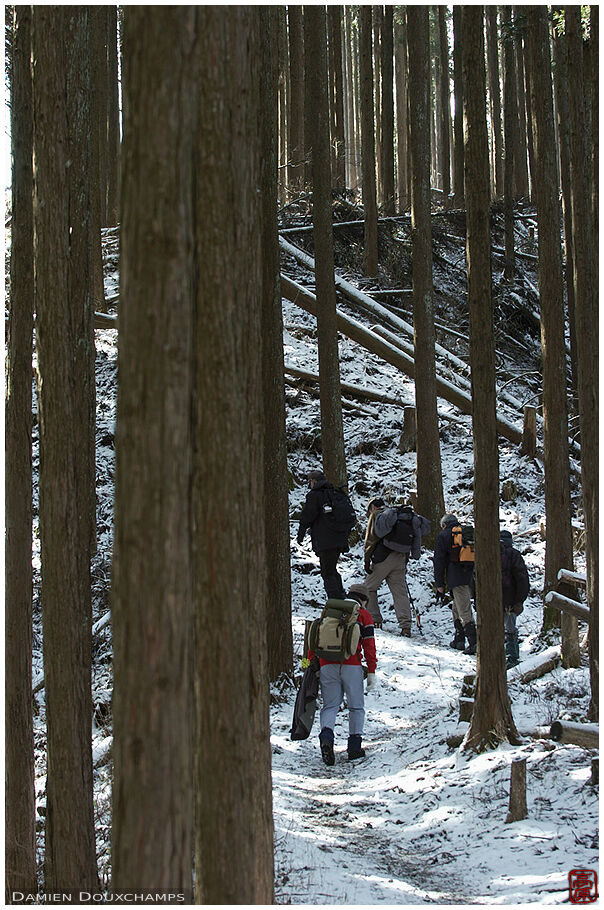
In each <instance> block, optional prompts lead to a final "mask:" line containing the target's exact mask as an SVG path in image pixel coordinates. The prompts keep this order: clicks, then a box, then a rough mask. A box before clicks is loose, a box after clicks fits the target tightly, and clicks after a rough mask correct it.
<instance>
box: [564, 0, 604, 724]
mask: <svg viewBox="0 0 604 910" xmlns="http://www.w3.org/2000/svg"><path fill="white" fill-rule="evenodd" d="M564 9H565V18H566V40H567V53H568V96H569V111H570V166H571V188H572V210H573V248H574V261H573V265H574V275H575V322H576V328H577V354H578V364H579V414H580V425H581V480H582V488H583V512H584V517H585V531H586V548H585V551H586V552H585V555H586V560H587V601H588V603H589V606H590V610H591V622H590V627H589V672H590V679H591V703H590V709H589V710H590V717H591V719H592V720H597V718H598V713H599V678H598V668H599V647H598V629H599V617H598V524H599V522H598V517H599V506H598V352H597V347H596V345H597V337H598V334H597V313H596V306H597V303H596V291H595V287H594V283H593V281H594V273H593V259H594V257H595V256H596V255H597V253H595V252H594V247H593V243H592V236H591V217H590V215H591V199H590V188H589V186H588V180H587V175H588V173H589V168H588V163H587V162H588V158H587V150H586V147H585V111H584V85H583V81H584V80H583V54H582V46H581V44H582V37H581V7H579V6H567V7H565V8H564Z"/></svg>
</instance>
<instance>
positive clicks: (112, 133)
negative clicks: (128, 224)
mask: <svg viewBox="0 0 604 910" xmlns="http://www.w3.org/2000/svg"><path fill="white" fill-rule="evenodd" d="M106 10H107V224H108V225H111V226H112V225H116V224H119V220H120V205H119V203H120V102H119V84H118V68H117V7H116V6H107V7H106Z"/></svg>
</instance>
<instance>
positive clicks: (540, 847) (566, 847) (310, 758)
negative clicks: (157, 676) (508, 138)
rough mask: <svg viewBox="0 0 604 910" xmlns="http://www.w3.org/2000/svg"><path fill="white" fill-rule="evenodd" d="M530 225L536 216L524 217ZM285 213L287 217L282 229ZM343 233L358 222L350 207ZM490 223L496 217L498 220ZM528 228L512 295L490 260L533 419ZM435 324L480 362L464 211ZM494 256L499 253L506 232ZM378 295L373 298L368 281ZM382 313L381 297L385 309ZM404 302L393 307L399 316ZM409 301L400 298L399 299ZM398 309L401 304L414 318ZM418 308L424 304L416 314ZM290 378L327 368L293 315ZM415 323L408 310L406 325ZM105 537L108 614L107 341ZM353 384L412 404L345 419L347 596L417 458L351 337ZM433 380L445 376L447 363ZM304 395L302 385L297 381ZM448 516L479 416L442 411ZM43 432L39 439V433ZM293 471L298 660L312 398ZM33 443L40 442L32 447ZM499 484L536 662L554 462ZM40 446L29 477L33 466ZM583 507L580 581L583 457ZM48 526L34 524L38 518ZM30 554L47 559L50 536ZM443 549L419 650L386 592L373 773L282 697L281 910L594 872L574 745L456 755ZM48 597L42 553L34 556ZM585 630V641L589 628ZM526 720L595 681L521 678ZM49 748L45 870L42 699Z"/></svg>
mask: <svg viewBox="0 0 604 910" xmlns="http://www.w3.org/2000/svg"><path fill="white" fill-rule="evenodd" d="M527 215H528V216H529V218H530V212H528V213H527ZM286 216H287V217H286ZM338 216H339V217H340V218H345V219H346V220H352V218H354V217H359V216H358V213H355V212H354V211H353V210H350V209H349V207H348V206H347V205H343V207H342V211H339V212H338ZM303 220H304V219H303V217H301V213H300V210H298V211H297V212H292V210H291V209H290V210H288V211H287V212H285V213H283V222H282V226H283V227H288V226H289V227H291V226H292V224H293V223H296V222H300V221H303ZM495 220H496V224H497V227H498V229H499V225H500V224H502V221H501V219H500V217H499V216H498V215H496V218H495ZM530 226H531V222H530V220H528V219H519V221H518V245H519V249H521V250H524V252H526V253H527V257H526V258H524V259H519V261H518V273H517V280H516V282H515V284H514V286H513V287H509V286H507V285H505V284H504V282H503V280H502V274H501V272H502V263H503V260H502V258H501V257H500V254H499V253H497V252H496V251H495V252H494V257H493V286H494V299H495V323H496V337H497V351H498V354H497V357H498V363H497V374H498V383H499V387H500V391H501V390H503V388H505V390H506V391H507V392H508V393H510V394H512V395H513V396H514V397H515V398H516V399H518V400H519V402H520V403H521V404H533V405H535V404H537V403H538V394H539V357H540V346H539V332H538V320H537V322H536V315H535V314H536V313H537V311H538V297H537V294H536V291H535V287H536V284H537V279H536V273H535V266H536V263H535V262H534V260H532V259H530V258H529V257H530V256H531V255H533V254H534V252H535V249H534V240H533V238H532V237H531V234H530ZM433 231H434V247H435V256H434V283H435V311H436V317H437V319H438V321H439V323H440V324H441V325H442V326H443V328H442V329H439V330H438V332H437V338H438V341H439V342H440V344H442V345H443V346H444V347H447V348H448V349H449V350H450V351H452V352H454V353H455V354H456V355H457V356H458V357H460V358H461V359H465V360H466V361H467V357H468V344H467V338H468V319H467V304H466V303H465V272H464V246H463V244H464V240H463V214H462V213H455V212H453V213H448V214H446V215H437V216H435V217H434V218H433ZM409 234H410V226H409V223H408V220H407V221H405V220H404V219H403V220H402V221H401V222H393V223H385V224H382V225H381V226H380V258H381V262H382V263H383V270H382V273H381V275H380V287H381V288H382V289H384V288H387V287H395V288H410V287H411V278H410V266H411V248H410V243H409ZM287 239H288V241H290V242H292V243H294V244H298V245H300V246H301V247H302V246H304V247H305V248H306V249H307V250H308V251H309V252H310V253H311V254H312V234H310V233H306V234H300V235H299V236H298V235H296V234H288V235H287ZM493 240H494V245H495V246H503V243H502V235H501V234H500V233H498V230H497V231H496V232H495V233H494V238H493ZM361 242H362V231H359V228H358V227H356V226H352V227H351V228H340V229H338V230H337V231H336V267H337V270H338V273H339V274H341V275H343V276H345V277H346V278H348V279H349V280H351V281H354V282H356V283H357V284H358V285H359V286H362V287H363V288H364V289H366V290H368V293H370V292H371V291H370V290H369V285H368V283H367V282H366V281H363V280H362V279H361V278H360V272H359V271H358V268H359V261H360V253H361ZM117 244H118V240H117V231H114V230H108V231H106V232H105V235H104V254H105V290H106V296H107V297H108V298H111V297H112V296H113V295H115V294H116V293H117V290H118V285H119V276H118V248H117ZM282 269H283V270H284V271H285V272H286V273H287V274H288V275H290V276H291V277H294V278H295V279H296V280H297V281H299V282H300V283H303V284H307V285H309V286H311V285H312V275H311V274H310V273H308V272H307V271H306V270H304V269H303V268H302V267H300V266H299V265H298V264H297V263H295V262H294V261H293V260H292V259H291V257H287V256H282ZM373 286H377V285H373ZM379 299H380V302H382V303H383V302H384V298H382V297H380V298H379ZM391 302H392V303H396V301H395V300H392V301H391ZM396 305H397V306H398V305H399V303H396ZM401 305H402V306H403V308H404V306H405V304H404V303H402V304H401ZM338 306H340V307H341V308H342V310H343V311H344V312H348V313H349V314H351V315H354V317H355V318H356V319H358V320H359V321H361V322H362V323H363V324H365V325H366V326H367V327H369V326H371V325H374V324H375V323H376V322H377V321H379V320H377V319H376V317H375V316H367V315H364V314H362V313H361V312H360V311H359V310H358V309H356V308H352V307H351V306H350V305H349V304H348V303H346V302H345V301H343V300H340V299H339V300H338ZM407 308H408V309H410V306H409V304H407ZM283 313H284V324H285V328H284V349H285V359H286V367H287V366H289V367H294V368H296V367H297V368H300V369H303V370H307V371H308V370H310V371H313V372H318V360H317V347H316V323H315V320H314V318H313V317H311V316H309V315H308V314H306V313H305V312H303V311H302V310H301V309H298V308H297V307H296V306H295V305H294V304H292V303H290V302H288V301H285V300H284V302H283ZM407 318H410V314H409V313H408V317H407ZM96 342H97V503H98V506H97V527H98V553H97V555H96V557H95V560H94V566H93V592H94V605H93V610H94V616H93V619H94V620H95V621H98V620H100V619H102V618H103V617H104V616H106V615H107V612H108V610H109V592H110V576H111V550H112V538H113V475H114V468H115V452H114V433H115V409H116V389H117V386H116V373H117V347H116V337H115V332H114V331H111V330H107V331H105V330H97V332H96ZM340 359H341V373H342V380H343V381H345V382H348V383H352V384H355V385H359V386H364V387H366V388H371V389H373V390H374V391H378V392H382V393H383V394H385V395H387V396H390V397H392V398H394V399H397V400H398V404H384V403H380V404H376V403H374V402H367V401H361V400H359V402H358V403H356V404H355V403H352V402H351V404H350V406H347V407H346V408H345V410H344V432H345V442H346V452H347V459H348V474H349V487H350V491H351V495H352V500H353V503H354V505H355V508H356V511H357V516H358V517H359V527H358V529H357V533H356V534H353V537H352V546H351V550H350V552H349V553H348V554H345V556H344V557H343V558H342V560H341V571H342V575H343V578H344V582H345V585H349V584H350V583H352V582H353V581H361V580H362V532H363V526H364V515H365V507H366V503H367V500H368V499H369V498H370V497H371V496H374V495H384V496H385V497H386V498H387V499H390V500H391V501H401V500H404V499H405V498H406V497H407V495H408V494H409V492H410V490H412V489H414V488H415V454H414V453H413V452H411V453H407V454H404V455H401V454H400V453H399V451H398V449H397V444H398V440H399V437H400V433H401V430H402V418H403V406H404V405H411V404H413V402H414V387H413V381H412V380H411V379H409V378H408V377H406V376H404V375H402V374H401V373H400V372H399V371H398V370H397V369H395V368H394V367H392V366H389V365H388V364H385V363H384V362H383V361H381V360H380V359H379V358H377V357H376V356H374V355H373V354H370V353H368V352H367V351H365V350H364V349H363V348H361V347H360V346H359V345H358V344H356V343H355V342H352V341H350V340H349V339H347V338H345V337H344V336H341V339H340ZM438 367H439V370H440V369H442V370H443V373H444V374H445V375H447V377H448V378H449V379H450V380H451V381H454V380H455V376H454V375H453V372H454V371H452V370H451V368H450V366H446V365H445V364H444V363H441V362H439V365H438ZM290 381H291V377H290ZM501 411H502V414H504V415H505V416H506V418H507V419H508V420H510V421H511V422H513V423H515V424H516V425H517V426H518V427H519V428H521V427H522V412H521V410H516V411H514V409H513V408H511V407H510V406H509V405H508V404H505V403H502V404H501ZM439 416H440V422H441V452H442V465H443V480H444V492H445V504H446V508H447V510H448V511H454V512H456V513H457V514H458V516H459V517H460V519H468V520H471V518H472V481H473V467H472V466H473V452H472V428H471V418H470V417H469V416H466V415H462V414H460V413H459V411H458V410H457V409H456V408H454V407H453V406H452V405H449V404H448V403H447V402H446V401H444V400H442V399H439ZM34 435H35V437H37V427H36V428H35V429H34ZM287 438H288V464H289V469H290V472H291V475H292V486H293V489H292V492H291V494H290V515H291V519H292V520H291V527H290V530H291V539H292V589H293V628H294V646H295V647H294V650H295V653H296V656H297V658H299V657H301V655H302V638H303V630H304V621H305V620H306V619H312V618H315V617H316V616H317V615H318V610H319V607H320V606H322V604H323V602H324V591H323V586H322V582H321V578H320V575H319V572H318V563H317V559H316V557H315V556H314V554H313V553H312V551H311V549H310V545H309V543H308V542H306V543H305V544H304V545H303V546H302V547H300V546H298V544H297V543H296V540H295V537H296V531H297V520H296V519H297V516H298V515H299V511H300V508H301V506H302V504H303V501H304V497H305V494H306V491H307V487H306V479H305V478H306V473H307V471H308V470H309V469H310V468H312V467H317V466H318V465H319V464H320V413H319V403H318V398H317V397H316V396H315V395H314V393H313V389H312V387H311V386H305V385H302V384H297V385H290V386H288V389H287ZM35 442H36V443H37V438H35ZM500 443H501V444H500V479H501V483H502V484H503V482H504V481H505V480H511V481H513V483H514V485H515V486H514V494H515V495H514V497H513V498H512V499H510V500H508V501H503V500H502V502H501V522H502V525H503V526H505V527H507V528H508V529H509V530H510V531H512V533H513V535H514V540H515V545H516V546H517V547H518V548H519V549H520V550H521V552H522V553H523V555H524V558H525V560H526V562H527V565H528V568H529V574H530V578H531V593H530V595H529V598H528V600H527V602H526V604H525V609H524V612H523V613H522V614H521V616H520V617H519V621H518V627H519V632H520V638H521V659H522V660H527V659H531V658H532V657H533V656H534V655H536V654H538V653H540V652H541V651H543V650H544V649H545V648H547V647H549V646H551V645H553V644H556V643H557V640H558V636H557V635H556V634H555V633H552V634H550V636H549V637H544V636H542V635H541V634H540V629H541V614H542V589H543V570H544V553H545V544H544V541H543V538H542V525H543V523H544V521H545V514H544V477H543V464H542V460H541V459H540V457H539V456H538V457H537V458H535V459H529V458H526V457H522V456H520V454H519V451H518V449H517V448H516V447H515V446H513V445H512V444H511V443H509V442H507V441H506V440H504V439H501V440H500ZM37 464H38V455H37V450H36V452H35V456H34V467H35V469H37ZM573 468H574V472H573V505H574V508H575V518H576V524H577V529H578V530H577V535H576V539H577V551H576V566H575V568H576V569H577V571H584V553H583V551H582V549H581V534H580V524H581V521H580V518H581V516H580V514H579V512H578V503H579V495H580V490H579V488H578V486H577V483H578V474H577V469H578V465H577V463H576V462H573ZM36 520H37V519H36ZM35 546H36V547H37V546H38V540H37V538H36V542H35ZM431 568H432V563H431V554H430V552H428V551H427V552H423V553H422V556H421V558H420V560H419V561H418V562H417V563H415V564H411V566H410V569H409V578H408V580H409V587H410V591H411V594H412V597H413V600H414V602H415V606H416V607H417V609H418V611H419V613H420V614H421V624H422V632H421V634H420V631H419V629H417V628H414V629H413V637H412V638H411V639H402V638H400V636H399V635H397V631H398V627H397V623H396V621H395V618H394V613H393V611H392V609H391V607H390V606H389V604H390V600H391V598H390V596H389V594H388V592H387V591H386V590H385V588H384V590H383V591H382V592H381V601H380V602H381V605H382V612H383V613H384V617H385V623H384V628H383V629H382V630H377V632H376V644H377V651H378V661H379V662H378V671H377V686H376V689H375V690H374V691H372V692H371V693H370V694H369V695H368V697H367V699H366V709H367V718H366V729H365V746H366V749H367V756H366V758H365V759H363V760H361V761H359V762H354V763H348V762H347V761H346V758H345V745H346V729H345V713H344V712H340V715H339V720H338V724H337V727H336V765H335V766H334V767H333V768H326V767H325V766H324V765H323V763H322V762H321V758H320V753H319V749H318V740H317V735H316V734H317V732H318V719H317V720H316V721H315V728H314V730H313V732H312V734H311V737H310V738H309V739H308V740H306V741H304V742H296V743H293V742H291V740H290V738H289V728H290V725H291V717H292V711H293V703H294V698H295V685H294V684H293V683H292V682H291V681H286V680H283V681H282V682H281V683H280V684H275V685H274V686H273V687H272V707H271V742H272V750H273V798H274V818H275V887H276V901H277V903H292V904H308V905H315V904H378V903H379V904H393V905H394V904H396V905H401V904H410V905H416V904H421V903H440V904H456V905H458V904H467V903H493V904H500V905H501V904H512V905H517V904H524V903H540V904H557V903H563V902H566V901H567V900H568V896H569V893H568V873H569V871H570V870H572V869H575V868H588V869H596V868H597V857H598V853H597V838H598V788H597V787H593V786H592V785H591V784H590V760H591V757H592V753H591V752H590V751H589V750H586V749H584V748H581V747H578V746H569V745H565V746H563V745H560V744H558V743H554V742H553V741H550V740H543V739H533V738H529V737H526V738H525V740H524V742H523V744H522V745H521V746H517V747H512V746H509V745H502V746H500V747H499V748H498V749H496V750H494V751H491V752H488V753H485V754H483V755H480V756H468V755H466V754H464V753H461V752H460V751H459V750H458V749H455V748H452V747H449V746H448V745H447V742H446V740H447V737H448V736H449V734H451V733H453V732H455V731H456V730H458V723H457V711H458V705H457V700H458V698H459V695H460V691H461V684H462V678H463V676H464V674H466V673H470V672H472V670H473V668H474V666H475V658H473V657H469V656H466V655H463V654H460V653H459V652H455V651H453V650H452V649H451V648H449V647H448V642H449V640H450V638H451V637H452V620H451V614H450V611H449V610H448V608H446V607H445V606H443V605H439V606H436V605H435V604H434V595H433V584H432V575H431ZM34 570H35V572H36V581H37V582H39V578H38V574H37V573H38V572H39V553H38V552H37V550H36V551H35V555H34ZM34 622H35V630H34V678H39V677H40V674H41V673H42V651H41V642H42V639H41V634H42V633H41V617H40V605H39V585H38V584H36V601H35V605H34ZM581 631H582V634H583V633H584V631H585V629H584V627H582V629H581ZM111 656H112V652H111V629H110V625H106V626H105V627H104V628H103V629H102V630H100V631H99V632H98V634H97V635H96V637H95V641H94V671H93V697H94V706H95V716H94V724H95V725H94V731H93V734H94V748H95V760H96V769H95V810H96V813H97V832H96V833H97V852H98V856H99V868H100V871H101V875H102V879H103V881H104V882H105V883H107V882H108V880H109V876H110V802H111V777H112V766H111V761H110V751H109V747H110V744H111V687H112V683H111ZM508 679H509V688H510V696H511V700H512V710H513V715H514V719H515V721H516V724H517V726H518V728H519V729H520V730H521V731H523V730H529V729H531V730H532V729H534V728H535V727H538V726H547V725H549V724H550V723H551V722H552V721H553V720H554V719H556V718H558V717H560V718H566V719H569V720H574V721H581V720H585V719H586V714H587V707H588V703H589V674H588V668H587V661H586V657H585V655H584V657H583V665H582V666H581V667H580V668H578V669H573V670H564V669H562V668H561V667H557V668H556V669H555V670H554V671H553V672H551V673H549V674H548V675H547V676H544V677H543V678H541V679H538V680H535V681H534V682H532V683H529V684H523V683H521V682H520V680H519V672H518V670H512V671H510V672H509V677H508ZM36 699H37V715H36V721H35V743H36V760H37V764H36V767H37V777H36V791H37V810H38V813H39V818H40V823H39V829H40V841H39V858H40V859H41V858H42V856H43V846H44V845H43V813H44V806H45V768H44V748H45V728H44V698H43V690H41V691H40V692H39V693H38V695H37V696H36ZM519 756H522V757H525V758H526V759H527V799H528V818H527V819H526V820H524V821H522V822H515V823H513V824H506V823H505V817H506V814H507V803H508V791H509V773H510V764H511V762H512V760H513V759H514V758H517V757H519Z"/></svg>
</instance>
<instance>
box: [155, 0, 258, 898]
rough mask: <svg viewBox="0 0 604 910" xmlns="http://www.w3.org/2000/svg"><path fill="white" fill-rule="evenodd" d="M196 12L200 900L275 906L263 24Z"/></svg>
mask: <svg viewBox="0 0 604 910" xmlns="http://www.w3.org/2000/svg"><path fill="white" fill-rule="evenodd" d="M198 10H199V13H198V14H199V17H200V28H199V36H200V41H199V44H200V47H199V51H200V56H199V60H200V95H201V97H200V126H201V125H203V128H202V129H201V130H200V133H199V136H198V144H199V155H198V158H197V161H196V162H195V164H196V171H197V175H198V177H197V205H196V212H197V217H196V221H197V228H196V236H197V257H196V261H197V267H198V269H203V276H204V280H203V285H200V287H199V288H198V293H197V304H196V312H197V319H196V328H195V335H194V338H193V344H194V347H195V350H196V351H197V361H196V362H197V369H196V383H195V402H194V416H195V433H194V453H195V480H194V496H193V502H194V510H193V511H194V514H193V520H194V547H193V558H194V565H195V603H196V607H197V618H196V619H197V621H196V645H195V650H196V659H197V673H196V689H195V692H196V719H197V729H196V743H197V749H196V752H197V755H196V790H197V797H196V851H195V855H196V869H195V873H196V902H198V903H207V904H239V903H240V904H271V903H272V902H273V818H272V805H271V747H270V730H269V680H268V662H267V641H266V635H267V630H266V625H267V613H266V600H267V583H266V572H267V555H266V551H265V539H266V534H265V528H264V522H265V495H266V491H265V489H264V464H263V460H264V459H263V440H264V432H265V431H264V425H263V424H264V419H263V395H262V338H261V331H262V300H261V295H262V268H263V266H262V256H263V244H262V241H261V235H260V232H259V231H258V224H259V223H260V219H261V205H262V199H261V195H260V194H259V193H258V187H259V186H261V180H262V167H261V159H262V156H263V154H264V149H263V147H262V130H261V127H260V124H261V120H262V118H261V116H260V98H261V94H260V71H261V68H262V67H263V66H264V60H263V58H262V51H261V48H262V41H261V37H260V30H261V29H262V27H263V18H262V16H261V15H260V13H259V10H258V8H256V7H249V6H247V7H246V6H243V7H227V8H226V9H225V8H224V7H212V6H204V7H199V8H198ZM167 59H168V55H167ZM200 175H203V178H202V177H200ZM208 212H213V213H214V217H213V218H211V219H208V218H207V213H208ZM233 440H236V442H237V444H236V445H234V444H233ZM217 620H218V621H217Z"/></svg>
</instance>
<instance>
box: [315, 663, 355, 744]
mask: <svg viewBox="0 0 604 910" xmlns="http://www.w3.org/2000/svg"><path fill="white" fill-rule="evenodd" d="M320 681H321V699H322V702H323V706H322V708H321V729H323V727H329V729H330V730H333V728H334V727H335V723H336V715H337V713H338V710H339V708H340V705H341V704H342V700H343V698H344V695H346V703H347V705H348V732H349V733H350V735H351V736H352V735H354V734H355V733H358V734H362V733H363V725H364V723H365V708H364V700H365V696H364V693H363V668H362V667H361V666H359V665H358V664H357V665H354V664H324V665H323V666H322V667H321V675H320Z"/></svg>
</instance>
